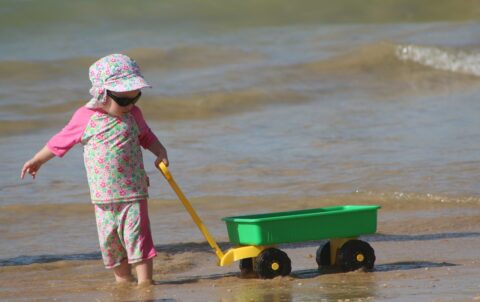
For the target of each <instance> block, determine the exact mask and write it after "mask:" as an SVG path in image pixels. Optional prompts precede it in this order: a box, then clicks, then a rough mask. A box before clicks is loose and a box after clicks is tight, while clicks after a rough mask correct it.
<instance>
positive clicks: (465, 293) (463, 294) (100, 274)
mask: <svg viewBox="0 0 480 302" xmlns="http://www.w3.org/2000/svg"><path fill="white" fill-rule="evenodd" d="M268 204H269V205H270V206H273V205H275V206H276V207H277V208H283V207H286V208H288V207H291V205H290V206H289V205H288V204H287V203H283V202H282V201H280V202H277V200H276V199H270V202H269V203H268ZM299 204H302V206H308V205H309V204H310V201H309V200H304V201H303V203H299ZM170 205H172V206H170ZM197 205H198V206H197V208H200V209H202V211H203V213H200V214H199V215H200V216H201V217H202V218H203V219H205V220H204V222H205V224H206V225H207V226H208V227H209V229H210V230H213V231H214V232H213V236H214V237H215V238H216V239H217V240H218V241H219V243H220V245H221V247H222V249H224V248H226V247H227V246H228V245H229V243H228V242H227V240H226V237H225V230H224V226H223V225H220V222H219V220H220V219H219V218H218V217H223V216H226V215H228V214H227V213H228V212H231V211H232V209H236V210H237V211H242V212H245V211H247V209H246V208H248V210H249V211H250V212H254V210H255V207H257V208H261V207H265V206H266V205H265V204H263V205H258V204H257V205H256V206H255V203H252V204H250V203H249V204H243V207H242V205H239V204H235V205H233V204H226V205H223V206H219V207H215V203H213V202H211V200H210V202H206V201H205V202H202V201H200V202H199V203H197ZM380 205H381V206H382V209H381V210H380V211H379V216H378V217H379V221H378V231H377V233H376V234H374V235H368V236H362V237H361V238H362V239H363V240H365V241H367V242H369V243H370V244H371V245H372V247H373V248H374V249H375V253H376V257H377V261H376V263H375V268H374V270H373V271H372V272H361V271H357V272H349V273H330V272H327V273H326V272H324V271H318V270H317V268H316V263H315V252H316V248H317V244H318V243H302V244H286V245H281V246H280V248H281V249H282V250H284V251H286V252H287V253H288V254H289V257H290V258H291V259H292V274H291V275H290V276H287V277H280V278H275V279H273V280H260V279H243V278H240V277H239V271H238V264H237V263H234V264H233V265H231V266H227V267H218V266H217V265H216V257H215V255H214V253H213V251H211V250H210V248H209V246H208V245H207V243H206V242H203V241H202V239H203V238H202V237H201V234H200V233H199V232H198V230H195V226H194V225H193V223H192V222H187V221H188V220H189V217H188V216H187V215H188V214H187V213H186V212H185V211H184V210H183V209H181V208H180V206H179V205H173V204H170V202H167V203H162V206H159V205H156V203H155V202H152V206H151V213H150V215H151V217H158V219H156V220H152V229H153V230H154V234H157V236H156V237H157V240H156V244H157V245H156V246H157V251H158V254H159V256H158V257H157V258H156V259H155V260H154V279H155V280H156V282H155V285H153V286H150V287H143V288H138V287H136V286H134V285H126V286H119V285H116V284H115V283H114V282H113V277H112V275H111V272H110V271H108V270H105V269H104V268H103V266H102V265H101V260H100V259H97V260H96V259H95V258H94V259H89V260H75V259H74V260H59V261H53V260H54V259H52V261H51V262H46V263H32V264H29V265H13V266H8V265H6V266H2V267H0V282H1V283H2V285H3V286H2V287H3V289H2V290H0V298H1V299H4V300H8V301H31V300H34V301H47V300H53V299H55V298H56V299H59V300H66V301H75V300H77V301H78V300H85V301H86V300H90V301H94V300H95V299H98V300H100V301H104V300H113V301H147V300H155V301H194V300H196V301H200V300H201V301H275V299H277V300H278V301H405V300H415V301H478V300H480V282H479V281H478V280H480V257H479V256H478V250H480V240H478V238H480V205H478V204H476V203H471V204H468V205H466V204H461V205H460V204H453V203H439V202H430V203H425V202H423V203H413V202H412V203H409V204H408V205H406V204H398V203H392V202H381V204H380ZM205 208H207V209H205ZM213 208H216V210H215V211H213V210H212V211H208V210H211V209H213ZM205 211H207V212H205ZM77 214H78V215H79V216H81V217H80V219H83V218H84V216H85V215H90V214H91V213H89V212H88V211H85V212H79V213H77ZM166 217H173V219H174V220H177V224H176V225H173V226H170V227H172V229H171V230H164V231H163V233H166V232H181V233H187V234H188V236H185V235H184V234H179V235H180V237H179V238H185V240H182V241H180V242H176V243H175V242H170V243H168V242H162V240H161V234H162V232H160V230H159V228H164V227H165V224H159V221H160V220H161V219H162V218H166ZM179 217H181V218H179ZM179 219H180V220H179ZM18 224H19V223H18ZM67 231H68V230H67ZM220 233H221V234H223V235H219V234H220ZM159 237H160V238H159ZM189 239H192V240H189ZM94 251H95V252H96V250H94V249H93V250H91V252H94Z"/></svg>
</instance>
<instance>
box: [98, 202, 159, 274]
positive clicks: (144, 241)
mask: <svg viewBox="0 0 480 302" xmlns="http://www.w3.org/2000/svg"><path fill="white" fill-rule="evenodd" d="M95 217H96V220H97V231H98V240H99V242H100V250H101V251H102V258H103V263H104V264H105V267H106V268H113V267H116V266H118V265H120V264H121V262H122V261H124V260H125V259H127V260H128V263H137V262H141V261H144V260H148V259H151V258H153V257H155V256H156V255H157V253H156V251H155V247H154V246H153V240H152V233H151V232H150V221H149V219H148V204H147V200H141V201H132V202H121V203H109V204H95Z"/></svg>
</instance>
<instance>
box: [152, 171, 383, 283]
mask: <svg viewBox="0 0 480 302" xmlns="http://www.w3.org/2000/svg"><path fill="white" fill-rule="evenodd" d="M159 167H160V169H161V171H162V173H163V175H164V176H165V178H166V179H167V181H168V182H169V184H170V185H171V187H172V189H173V190H174V191H175V193H176V194H177V196H178V197H179V199H180V200H181V201H182V203H183V205H184V206H185V208H186V209H187V211H188V212H189V213H190V215H191V216H192V219H193V220H194V222H195V223H196V224H197V226H198V228H199V229H200V231H201V232H202V234H203V235H204V236H205V238H206V239H207V241H208V243H209V244H210V246H211V247H212V248H213V249H214V250H215V253H216V255H217V257H218V260H219V265H220V266H225V265H229V264H232V263H233V262H234V261H240V271H241V272H242V273H256V274H257V275H258V276H259V277H260V278H264V279H270V278H274V277H276V276H286V275H289V274H290V272H291V261H290V258H289V257H288V255H287V254H286V253H285V252H283V251H281V250H280V249H278V248H277V247H276V245H278V244H282V243H295V242H307V241H319V240H324V239H328V241H327V242H326V243H324V244H323V245H322V246H320V247H319V248H318V250H317V255H316V261H317V264H318V266H319V267H323V266H331V265H335V266H337V267H339V268H340V269H341V270H343V271H352V270H357V269H360V268H364V269H372V268H373V265H374V262H375V252H374V250H373V248H372V247H371V246H370V244H368V243H367V242H365V241H362V240H359V239H357V238H358V236H360V235H365V234H373V233H375V232H376V229H377V210H378V209H379V208H380V207H379V206H376V205H345V206H334V207H324V208H317V209H307V210H299V211H289V212H277V213H267V214H256V215H244V216H234V217H225V218H223V220H224V221H225V223H226V225H227V231H228V237H229V239H230V242H232V243H234V244H235V245H237V246H236V247H234V248H231V249H229V250H227V251H226V252H223V251H222V250H221V249H220V248H219V247H218V244H217V243H216V241H215V240H214V239H213V238H212V236H211V235H210V233H209V232H208V230H207V228H206V227H205V225H204V224H203V222H202V221H201V219H200V217H198V215H197V214H196V212H195V210H194V209H193V208H192V206H191V204H190V203H189V201H188V200H187V198H186V197H185V195H184V194H183V192H182V191H181V190H180V188H179V187H178V185H177V184H176V182H175V180H174V179H173V177H172V175H171V174H170V172H169V170H168V168H167V167H166V166H165V165H164V164H163V163H161V164H160V165H159Z"/></svg>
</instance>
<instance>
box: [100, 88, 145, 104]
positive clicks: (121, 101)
mask: <svg viewBox="0 0 480 302" xmlns="http://www.w3.org/2000/svg"><path fill="white" fill-rule="evenodd" d="M107 95H108V96H109V97H111V98H112V100H114V101H115V103H117V104H118V105H119V106H121V107H127V106H128V105H130V104H135V103H136V102H137V101H138V99H139V98H140V97H141V96H142V92H141V91H139V92H138V94H137V95H136V96H134V97H133V98H124V97H119V96H116V95H113V94H112V93H111V92H110V91H109V90H107Z"/></svg>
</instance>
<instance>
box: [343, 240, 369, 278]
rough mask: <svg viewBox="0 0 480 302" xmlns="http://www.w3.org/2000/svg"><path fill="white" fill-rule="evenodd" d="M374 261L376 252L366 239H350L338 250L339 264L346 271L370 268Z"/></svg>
mask: <svg viewBox="0 0 480 302" xmlns="http://www.w3.org/2000/svg"><path fill="white" fill-rule="evenodd" d="M374 263H375V252H374V251H373V248H372V247H371V246H370V244H368V243H367V242H365V241H362V240H357V239H354V240H349V241H347V242H346V243H345V244H344V245H343V246H342V247H341V248H340V249H339V250H338V254H337V264H338V265H339V266H340V268H341V269H342V270H343V271H345V272H348V271H354V270H357V269H359V268H363V269H367V270H370V269H372V268H373V264H374Z"/></svg>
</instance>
